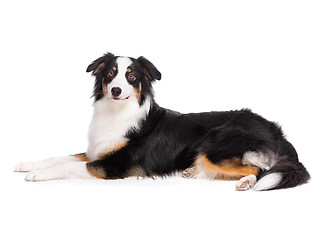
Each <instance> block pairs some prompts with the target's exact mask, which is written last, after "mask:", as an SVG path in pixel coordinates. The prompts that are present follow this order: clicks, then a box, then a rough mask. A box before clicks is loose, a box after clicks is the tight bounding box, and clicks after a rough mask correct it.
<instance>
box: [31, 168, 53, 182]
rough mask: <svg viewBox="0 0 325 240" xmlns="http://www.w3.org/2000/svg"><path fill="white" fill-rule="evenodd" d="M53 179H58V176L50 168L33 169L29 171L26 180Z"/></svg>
mask: <svg viewBox="0 0 325 240" xmlns="http://www.w3.org/2000/svg"><path fill="white" fill-rule="evenodd" d="M52 179H56V177H55V176H54V174H53V173H52V172H51V170H48V169H44V170H36V171H32V172H30V173H28V174H27V175H26V178H25V180H26V181H31V182H38V181H47V180H52Z"/></svg>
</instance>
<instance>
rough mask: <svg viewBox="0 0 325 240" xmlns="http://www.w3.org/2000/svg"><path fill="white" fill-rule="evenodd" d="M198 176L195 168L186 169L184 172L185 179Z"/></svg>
mask: <svg viewBox="0 0 325 240" xmlns="http://www.w3.org/2000/svg"><path fill="white" fill-rule="evenodd" d="M195 174H196V170H195V168H194V167H189V168H186V169H185V170H184V171H183V174H182V176H183V178H193V177H194V176H195Z"/></svg>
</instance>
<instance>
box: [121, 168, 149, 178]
mask: <svg viewBox="0 0 325 240" xmlns="http://www.w3.org/2000/svg"><path fill="white" fill-rule="evenodd" d="M127 177H137V179H139V178H140V177H141V178H146V177H147V175H146V173H145V172H144V171H143V169H142V168H140V167H133V168H131V169H130V170H128V171H127V173H126V174H125V175H124V176H123V178H127Z"/></svg>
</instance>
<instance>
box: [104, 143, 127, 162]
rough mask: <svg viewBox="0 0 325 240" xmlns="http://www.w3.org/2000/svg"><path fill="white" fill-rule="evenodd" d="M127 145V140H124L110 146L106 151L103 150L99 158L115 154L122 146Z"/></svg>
mask: <svg viewBox="0 0 325 240" xmlns="http://www.w3.org/2000/svg"><path fill="white" fill-rule="evenodd" d="M126 145H127V142H123V143H120V144H117V145H115V146H114V147H112V148H108V149H106V150H105V151H103V152H101V153H100V154H99V158H103V157H105V156H107V155H110V154H113V153H115V152H117V151H119V150H121V149H122V148H124V147H125V146H126Z"/></svg>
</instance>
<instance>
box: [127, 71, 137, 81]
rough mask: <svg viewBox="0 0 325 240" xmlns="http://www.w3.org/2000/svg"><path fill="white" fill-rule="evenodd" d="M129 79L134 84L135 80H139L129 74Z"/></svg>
mask: <svg viewBox="0 0 325 240" xmlns="http://www.w3.org/2000/svg"><path fill="white" fill-rule="evenodd" d="M128 79H129V81H131V82H133V81H135V79H137V78H136V76H135V75H134V74H133V73H129V75H128Z"/></svg>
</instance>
